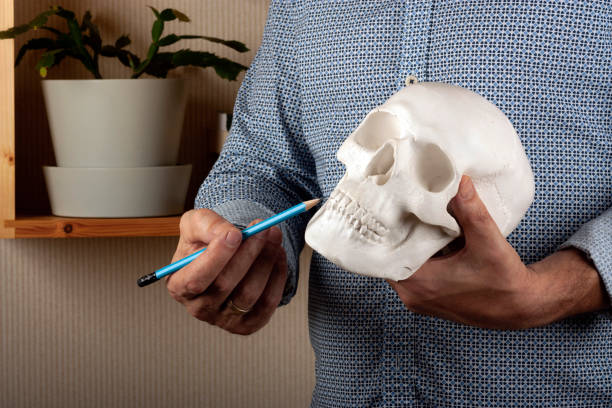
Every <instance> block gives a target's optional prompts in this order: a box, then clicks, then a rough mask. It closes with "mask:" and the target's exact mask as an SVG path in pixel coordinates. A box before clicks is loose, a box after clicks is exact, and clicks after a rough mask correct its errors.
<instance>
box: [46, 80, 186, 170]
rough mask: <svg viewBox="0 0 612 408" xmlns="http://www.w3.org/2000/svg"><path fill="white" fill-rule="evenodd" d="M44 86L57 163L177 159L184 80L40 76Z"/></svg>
mask: <svg viewBox="0 0 612 408" xmlns="http://www.w3.org/2000/svg"><path fill="white" fill-rule="evenodd" d="M42 89H43V95H44V99H45V105H46V109H47V117H48V120H49V127H50V130H51V139H52V142H53V149H54V151H55V158H56V162H57V165H58V166H60V167H143V166H165V165H174V164H176V162H177V156H178V150H179V144H180V138H181V131H182V127H183V118H184V114H185V105H186V102H187V83H186V81H185V80H182V79H86V80H78V79H74V80H43V81H42Z"/></svg>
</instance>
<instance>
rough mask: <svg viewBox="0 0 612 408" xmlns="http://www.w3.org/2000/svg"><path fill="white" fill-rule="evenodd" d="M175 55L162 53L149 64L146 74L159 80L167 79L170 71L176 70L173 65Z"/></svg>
mask: <svg viewBox="0 0 612 408" xmlns="http://www.w3.org/2000/svg"><path fill="white" fill-rule="evenodd" d="M172 55H173V53H169V52H160V53H158V54H156V55H155V57H154V58H153V60H151V62H150V63H149V65H148V66H147V68H146V69H145V72H146V73H147V74H149V75H152V76H154V77H157V78H166V76H167V75H168V71H170V70H171V69H174V68H176V67H175V66H174V64H173V63H172Z"/></svg>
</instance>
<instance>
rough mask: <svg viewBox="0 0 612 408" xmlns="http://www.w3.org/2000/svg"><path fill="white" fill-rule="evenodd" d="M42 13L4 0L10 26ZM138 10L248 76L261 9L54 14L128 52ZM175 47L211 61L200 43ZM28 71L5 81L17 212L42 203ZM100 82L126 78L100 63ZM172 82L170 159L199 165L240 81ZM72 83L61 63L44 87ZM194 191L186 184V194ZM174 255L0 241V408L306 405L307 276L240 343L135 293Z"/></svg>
mask: <svg viewBox="0 0 612 408" xmlns="http://www.w3.org/2000/svg"><path fill="white" fill-rule="evenodd" d="M47 4H48V3H47V2H46V1H42V0H15V8H16V10H15V21H16V23H21V22H23V21H28V20H29V19H30V18H31V17H32V16H33V15H34V14H36V13H37V12H39V11H40V10H41V9H43V8H44V7H46V6H47ZM146 4H152V5H154V6H156V7H158V8H159V9H163V8H165V7H174V8H177V9H179V10H181V11H183V12H185V13H186V14H187V15H189V16H190V17H191V18H192V20H193V22H192V23H191V24H189V25H184V26H181V25H178V23H177V24H176V25H170V24H169V25H168V26H169V28H170V27H178V28H179V29H176V30H172V31H175V32H177V33H185V34H186V33H193V34H208V35H214V36H220V37H224V38H228V39H229V38H231V39H237V40H240V41H243V42H245V43H247V45H248V46H249V47H250V48H251V49H252V51H251V52H249V53H248V54H246V55H244V56H237V55H236V54H235V53H232V52H227V53H225V52H224V53H223V55H225V56H228V57H232V58H235V59H241V60H242V61H243V63H245V65H248V64H249V63H250V61H251V59H252V57H253V55H254V51H255V50H256V49H257V47H258V45H259V42H260V40H261V33H262V30H263V24H264V21H265V15H266V11H267V6H268V1H266V0H214V1H212V0H210V1H202V0H181V1H176V0H175V1H165V2H161V3H156V2H151V1H145V0H129V1H127V0H123V1H120V0H112V1H102V0H98V1H94V0H90V1H77V0H70V1H64V2H63V5H64V7H66V8H72V9H75V10H76V11H79V14H82V12H83V11H84V10H85V9H86V8H88V9H90V10H91V11H92V13H93V15H94V19H95V20H94V21H97V22H98V24H99V25H100V28H101V30H102V33H103V34H105V33H109V34H108V35H106V36H105V38H112V39H115V38H116V37H117V36H118V35H120V34H121V33H126V32H127V33H131V35H132V39H133V41H134V43H135V44H134V46H133V47H132V49H133V50H135V51H138V50H144V49H146V41H147V39H148V38H149V37H148V35H149V30H150V24H151V16H150V15H149V13H150V11H149V10H148V9H147V8H145V5H146ZM96 17H98V18H97V19H96ZM57 24H58V23H57V22H55V25H57ZM3 28H5V27H0V29H3ZM168 32H169V31H168ZM25 40H26V39H25V38H24V39H22V40H20V41H19V42H18V43H17V47H18V46H20V45H21V44H23V42H24V41H25ZM184 45H185V46H189V47H192V48H193V49H207V50H213V51H217V52H220V53H221V51H222V50H221V49H220V48H219V47H214V46H209V45H208V44H206V43H202V42H195V41H191V42H188V43H186V44H184ZM141 53H142V52H141ZM34 63H35V58H34V57H33V56H30V57H29V58H26V59H25V60H24V61H23V63H22V64H23V66H20V67H19V68H18V69H17V71H16V109H17V113H16V128H17V143H18V146H17V162H16V163H17V172H18V176H17V189H18V209H19V208H22V209H23V208H25V209H27V208H30V209H40V208H43V209H44V208H45V206H47V205H48V203H46V201H45V199H44V197H45V195H46V192H45V191H44V184H42V183H41V179H40V167H39V166H40V164H41V163H43V164H47V163H49V162H50V161H52V160H53V158H52V153H51V151H50V143H49V141H48V140H49V139H48V138H49V135H48V128H47V125H46V122H45V121H46V118H45V116H44V107H43V105H42V98H41V96H40V84H39V79H38V77H37V76H36V73H35V72H33V71H32V70H31V67H33V65H34ZM102 72H103V74H106V76H107V77H125V75H126V74H125V72H124V71H122V69H120V68H117V67H116V65H110V64H105V65H103V68H102ZM182 74H185V75H189V77H190V78H193V81H194V82H193V87H192V89H193V92H192V95H191V96H190V102H189V107H188V112H187V117H186V120H185V131H184V134H183V137H184V139H185V146H183V153H182V158H183V161H184V162H186V161H188V160H198V157H197V156H190V153H189V152H193V151H195V152H196V153H197V154H199V155H200V156H199V157H200V160H203V161H204V160H205V159H202V158H201V157H203V156H204V157H205V156H206V155H205V153H203V152H204V151H205V147H206V145H207V143H208V142H207V138H208V137H210V136H211V134H212V133H213V129H214V126H213V125H211V123H213V122H214V115H215V112H216V111H218V110H229V109H231V107H232V104H233V100H234V98H235V94H236V91H237V87H238V85H239V83H233V84H230V83H228V82H224V81H221V80H218V79H217V78H216V77H215V76H214V73H212V72H211V71H210V70H208V71H200V70H196V69H186V70H184V71H183V72H182ZM75 76H76V77H86V76H85V75H83V72H82V70H80V68H79V67H78V66H77V65H74V64H71V65H69V66H67V67H64V68H62V69H61V70H60V71H56V72H53V73H51V75H50V77H52V78H69V77H75ZM240 79H242V77H241V78H240ZM26 154H27V155H29V156H28V159H27V160H26V159H23V157H25V156H23V155H26ZM20 158H22V159H21V160H20ZM45 162H46V163H45ZM204 167H205V165H202V167H201V169H200V171H204V170H203V169H204ZM199 182H201V179H198V178H197V177H196V178H195V180H193V181H192V184H193V186H197V184H199ZM194 188H195V187H194ZM192 192H193V191H192ZM175 245H176V238H120V239H119V238H117V239H106V238H104V239H102V238H99V239H57V240H50V239H33V240H23V239H22V240H0V406H1V407H111V406H112V407H140V406H143V407H145V406H146V407H299V406H307V405H308V403H309V401H310V394H311V391H312V387H313V382H314V380H313V374H312V373H313V355H312V350H311V348H310V345H309V341H308V330H307V324H306V315H307V311H306V280H305V279H304V278H306V276H304V277H303V279H302V281H301V283H300V288H299V293H298V295H297V297H296V298H295V299H294V301H293V302H292V303H291V304H290V305H289V306H287V307H285V308H281V309H280V310H279V311H278V312H277V313H276V314H275V316H274V317H273V319H272V321H271V323H270V324H269V325H268V326H267V327H265V328H264V329H263V330H262V331H260V332H258V333H256V334H255V335H252V336H249V337H239V336H232V335H229V334H226V333H224V332H222V331H221V330H219V329H216V328H213V327H210V326H208V325H207V324H206V323H202V322H199V321H197V320H195V319H193V318H192V317H190V316H189V315H187V313H185V312H184V311H183V310H182V307H181V306H180V305H178V304H177V303H175V302H174V301H173V300H171V299H170V298H169V296H168V295H167V294H166V293H165V289H164V287H163V284H157V285H153V286H151V287H148V288H144V289H140V288H138V287H137V286H136V284H135V281H136V279H137V278H138V277H139V276H141V275H142V274H144V273H148V272H150V271H152V270H154V269H156V268H158V267H160V266H161V265H164V264H166V263H167V262H168V261H169V260H170V258H171V256H172V253H173V251H174V248H175ZM304 275H305V274H304Z"/></svg>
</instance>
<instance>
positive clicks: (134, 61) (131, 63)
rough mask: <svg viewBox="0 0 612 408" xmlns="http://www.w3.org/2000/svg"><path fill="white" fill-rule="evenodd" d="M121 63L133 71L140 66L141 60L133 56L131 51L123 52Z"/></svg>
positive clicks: (120, 57)
mask: <svg viewBox="0 0 612 408" xmlns="http://www.w3.org/2000/svg"><path fill="white" fill-rule="evenodd" d="M119 61H121V63H122V64H123V65H125V66H128V67H130V68H131V69H132V71H133V70H135V69H136V67H137V66H138V65H140V58H138V56H137V55H135V54H132V53H131V52H129V51H125V50H121V52H120V53H119Z"/></svg>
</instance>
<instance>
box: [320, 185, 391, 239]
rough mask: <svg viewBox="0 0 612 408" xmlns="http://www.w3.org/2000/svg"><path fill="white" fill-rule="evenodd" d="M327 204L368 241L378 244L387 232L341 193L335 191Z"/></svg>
mask: <svg viewBox="0 0 612 408" xmlns="http://www.w3.org/2000/svg"><path fill="white" fill-rule="evenodd" d="M327 203H328V206H329V207H330V208H331V209H332V210H335V211H336V212H337V213H339V214H340V215H342V216H343V217H344V219H345V220H346V221H347V222H348V224H349V225H352V226H353V228H355V229H356V230H357V231H359V233H360V234H361V235H363V236H365V237H366V238H368V239H371V240H374V241H376V242H380V241H381V239H382V236H383V235H385V234H386V233H387V231H388V230H387V228H386V227H385V226H384V225H382V224H381V223H380V222H378V220H376V219H375V218H374V217H373V216H372V214H370V213H368V212H367V211H366V210H365V209H364V208H363V207H361V206H359V204H358V203H357V202H356V201H355V200H352V199H351V198H350V197H349V196H348V195H347V194H345V193H343V192H342V191H339V190H335V191H334V192H333V193H332V194H331V195H330V196H329V200H328V202H327Z"/></svg>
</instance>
